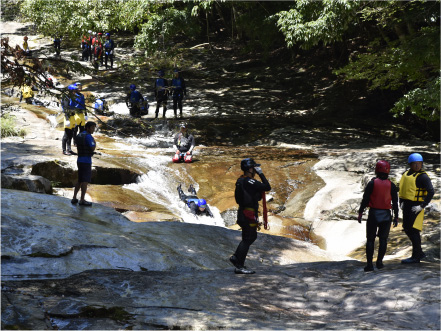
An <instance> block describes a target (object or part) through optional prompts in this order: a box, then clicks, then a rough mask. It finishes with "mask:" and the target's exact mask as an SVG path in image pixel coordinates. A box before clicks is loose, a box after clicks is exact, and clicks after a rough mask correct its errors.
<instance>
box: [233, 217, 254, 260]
mask: <svg viewBox="0 0 441 331" xmlns="http://www.w3.org/2000/svg"><path fill="white" fill-rule="evenodd" d="M237 223H238V224H239V225H240V227H241V228H242V241H241V242H240V243H239V246H237V249H236V252H235V253H234V255H235V256H236V258H237V264H238V265H240V266H243V265H244V264H245V259H246V258H247V254H248V250H249V249H250V246H251V245H252V244H253V243H254V241H256V239H257V227H256V226H250V223H249V221H248V220H247V219H246V218H245V216H244V214H243V210H242V209H239V210H238V211H237Z"/></svg>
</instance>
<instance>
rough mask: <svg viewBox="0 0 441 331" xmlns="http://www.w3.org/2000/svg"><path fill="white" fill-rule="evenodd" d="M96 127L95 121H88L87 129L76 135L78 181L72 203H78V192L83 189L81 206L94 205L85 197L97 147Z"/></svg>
mask: <svg viewBox="0 0 441 331" xmlns="http://www.w3.org/2000/svg"><path fill="white" fill-rule="evenodd" d="M95 129H96V123H95V122H92V121H90V122H87V123H86V126H85V130H84V131H83V132H81V133H80V134H79V135H78V136H77V137H76V143H77V148H78V159H77V166H78V182H77V183H76V184H75V188H74V195H73V198H72V200H71V203H72V204H76V203H78V199H77V194H78V192H79V191H80V190H81V198H80V200H79V203H78V204H79V205H81V206H88V207H90V206H92V202H89V201H86V200H84V199H85V196H86V191H87V184H88V183H90V182H91V179H92V155H93V154H94V152H95V148H96V144H95V139H93V137H92V134H93V133H94V132H95Z"/></svg>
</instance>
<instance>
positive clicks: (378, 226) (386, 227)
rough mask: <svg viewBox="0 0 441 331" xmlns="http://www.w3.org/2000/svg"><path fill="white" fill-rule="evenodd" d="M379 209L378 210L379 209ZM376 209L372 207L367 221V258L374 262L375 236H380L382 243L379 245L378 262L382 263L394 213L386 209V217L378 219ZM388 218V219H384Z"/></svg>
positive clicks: (370, 262)
mask: <svg viewBox="0 0 441 331" xmlns="http://www.w3.org/2000/svg"><path fill="white" fill-rule="evenodd" d="M377 211H378V210H377ZM375 212H376V210H375V209H373V208H371V209H370V210H369V216H368V219H367V222H366V239H367V241H366V260H367V263H368V264H372V260H373V256H374V246H375V237H378V239H379V241H380V244H379V247H378V255H377V264H378V263H382V261H383V258H384V255H385V254H386V249H387V238H388V237H389V232H390V227H391V224H392V215H391V213H390V211H389V210H384V212H385V213H386V215H387V216H386V218H384V216H383V219H378V216H377V215H376V213H375ZM384 219H387V220H384Z"/></svg>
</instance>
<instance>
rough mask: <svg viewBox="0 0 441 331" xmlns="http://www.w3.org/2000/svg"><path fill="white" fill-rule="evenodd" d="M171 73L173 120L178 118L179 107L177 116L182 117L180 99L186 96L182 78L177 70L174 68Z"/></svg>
mask: <svg viewBox="0 0 441 331" xmlns="http://www.w3.org/2000/svg"><path fill="white" fill-rule="evenodd" d="M173 72H174V78H173V79H172V88H173V111H174V113H175V118H176V117H177V116H178V107H179V116H180V117H182V99H183V98H184V96H185V95H186V94H187V88H186V86H185V80H184V78H182V77H181V75H180V73H179V69H178V68H175V69H174V70H173Z"/></svg>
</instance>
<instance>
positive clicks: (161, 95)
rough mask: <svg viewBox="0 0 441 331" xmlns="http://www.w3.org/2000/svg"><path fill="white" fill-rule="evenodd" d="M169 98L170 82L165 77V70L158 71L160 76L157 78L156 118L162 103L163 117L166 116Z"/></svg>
mask: <svg viewBox="0 0 441 331" xmlns="http://www.w3.org/2000/svg"><path fill="white" fill-rule="evenodd" d="M167 98H168V82H167V80H166V79H164V70H162V69H161V70H159V71H158V78H156V80H155V99H156V111H155V118H158V114H159V108H160V107H161V105H162V108H163V110H162V117H165V113H166V112H167Z"/></svg>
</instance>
